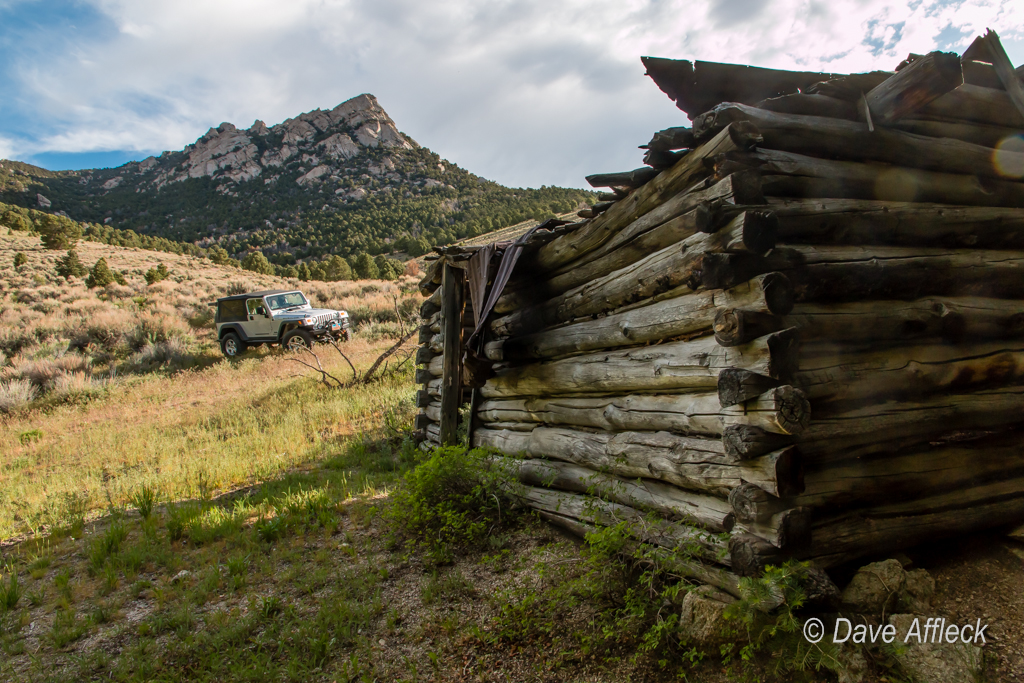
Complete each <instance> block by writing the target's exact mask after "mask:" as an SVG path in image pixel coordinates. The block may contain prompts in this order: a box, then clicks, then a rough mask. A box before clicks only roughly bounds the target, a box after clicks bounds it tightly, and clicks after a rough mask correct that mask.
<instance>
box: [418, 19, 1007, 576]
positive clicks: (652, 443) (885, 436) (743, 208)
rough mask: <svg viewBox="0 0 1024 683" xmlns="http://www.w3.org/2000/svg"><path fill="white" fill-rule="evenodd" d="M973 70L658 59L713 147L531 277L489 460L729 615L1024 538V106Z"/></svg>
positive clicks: (937, 65)
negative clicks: (937, 552) (920, 555)
mask: <svg viewBox="0 0 1024 683" xmlns="http://www.w3.org/2000/svg"><path fill="white" fill-rule="evenodd" d="M984 40H986V41H989V43H992V44H995V45H998V40H997V39H993V38H992V37H991V36H988V37H986V38H985V39H984ZM993 40H994V43H993V42H992V41H993ZM999 49H1001V48H999ZM975 60H976V58H975V57H972V58H970V59H965V60H961V59H960V58H959V57H957V56H955V55H943V54H939V53H933V54H932V55H927V56H924V57H916V58H914V59H912V60H910V61H909V63H907V64H905V65H901V67H902V68H900V69H898V70H897V71H896V72H895V73H888V72H875V73H872V74H855V75H851V76H831V75H828V74H806V73H799V74H794V73H786V72H775V71H772V70H767V69H751V70H749V71H744V72H742V77H737V80H735V82H734V83H733V85H732V86H728V84H727V85H722V82H723V81H722V80H721V79H716V78H712V77H711V74H719V73H731V72H730V71H729V68H727V67H729V65H708V64H706V63H698V64H697V66H696V67H693V66H690V67H685V66H684V65H682V64H675V63H671V60H647V59H645V63H647V65H648V69H649V72H651V73H652V75H654V76H655V78H656V79H662V80H659V83H658V84H659V86H661V87H662V89H663V90H665V91H666V92H667V93H669V94H670V96H672V97H673V99H675V100H676V101H677V103H679V106H680V107H681V108H683V109H684V110H685V111H687V112H688V113H689V114H691V116H692V117H693V125H692V127H690V128H680V127H676V128H670V129H666V130H664V131H660V132H659V133H656V134H655V135H654V136H653V138H652V139H651V141H650V142H649V143H648V144H647V145H644V148H645V149H646V150H647V152H646V156H645V160H646V161H647V162H648V164H649V165H650V166H651V168H650V169H649V170H647V171H641V170H639V169H638V170H637V171H631V172H627V173H619V174H601V175H598V176H591V177H590V178H589V180H591V181H592V183H593V184H595V185H598V186H607V187H611V188H612V191H611V192H609V193H607V194H605V195H603V196H602V197H601V201H600V202H599V203H598V204H596V205H595V206H594V207H593V208H592V209H590V210H589V213H586V212H584V214H582V215H585V217H586V220H585V221H584V222H583V223H581V224H579V225H578V226H577V227H576V228H575V229H573V230H571V231H566V232H564V233H563V234H561V235H559V236H557V237H555V238H554V239H552V240H550V241H548V242H546V243H544V244H542V245H539V246H537V248H535V249H532V250H529V251H528V252H527V253H525V254H524V255H523V257H522V260H521V265H520V266H517V270H516V272H515V274H514V275H513V277H512V279H511V280H510V282H509V284H508V286H507V287H506V288H505V289H504V291H503V292H501V295H500V297H498V298H497V300H496V303H495V305H494V309H493V312H492V313H491V314H490V316H489V317H488V319H487V321H488V322H487V327H486V330H487V335H486V338H485V340H484V341H485V343H484V345H483V350H484V353H485V355H486V356H487V358H488V359H490V360H491V361H492V362H493V363H494V368H495V371H496V374H495V376H494V377H492V378H491V379H489V380H488V381H487V382H486V384H484V386H483V387H481V388H479V389H478V395H477V400H476V401H475V402H474V411H473V419H474V427H473V430H472V434H471V439H472V444H473V445H474V446H481V447H489V448H493V449H496V450H497V451H500V452H502V453H504V454H507V455H508V456H513V457H514V458H516V460H515V461H514V462H515V464H514V466H512V467H511V470H512V471H514V473H515V475H516V476H517V477H518V478H519V479H520V481H521V482H522V484H523V489H522V491H521V493H520V496H521V498H522V500H523V501H524V502H525V503H526V504H527V505H530V506H532V507H535V508H537V509H538V510H540V511H542V512H543V514H544V515H545V516H546V517H547V518H550V519H552V521H556V522H558V523H561V524H563V526H567V527H568V528H590V527H592V526H593V525H598V526H600V525H607V524H613V523H618V522H621V521H626V522H635V523H634V524H631V528H634V529H635V530H636V531H635V533H636V535H637V540H638V541H641V542H644V543H649V544H653V545H657V546H662V547H665V548H673V549H679V548H685V549H686V550H687V552H688V553H689V554H690V555H691V557H692V558H694V559H695V560H697V561H699V563H701V564H702V565H703V566H704V567H705V568H706V571H705V573H704V575H703V578H702V579H701V580H706V581H708V582H710V583H714V584H715V585H716V586H719V587H720V588H722V589H723V590H726V591H730V590H733V591H734V590H735V586H736V576H737V575H751V574H754V573H756V572H758V571H759V570H760V569H761V568H762V567H763V566H764V565H765V564H767V563H773V562H778V561H781V560H783V559H785V558H790V557H794V558H800V559H808V560H812V561H813V562H815V563H816V564H818V565H819V566H820V567H823V568H828V567H832V566H835V565H838V564H841V563H844V562H847V561H851V560H854V559H858V558H862V557H864V556H867V555H872V554H876V553H880V552H885V551H887V550H892V549H894V548H899V547H902V546H905V545H907V544H911V543H918V542H922V541H927V540H931V539H935V538H939V537H942V536H943V535H948V534H951V533H961V532H967V531H972V530H976V529H981V528H985V527H990V526H994V525H1001V524H1007V525H1009V524H1012V523H1017V524H1019V523H1020V522H1021V521H1024V450H1022V447H1024V430H1022V428H1024V278H1022V277H1021V275H1022V274H1024V183H1022V182H1021V179H1022V177H1024V145H1018V146H1016V147H1015V146H1014V145H1016V144H1017V143H1016V142H1014V140H1019V138H1013V137H1012V136H1017V135H1022V134H1024V98H1022V99H1021V102H1019V103H1018V101H1017V97H1016V96H1017V94H1018V92H1021V93H1024V90H1022V89H1021V87H1020V85H1021V84H1020V82H1019V77H1018V75H1016V74H1014V73H1013V72H1012V70H1010V71H1008V68H1009V67H1008V66H1007V65H1008V62H1007V65H1003V66H1001V67H999V68H996V65H994V63H990V62H983V61H975ZM685 64H686V65H688V64H689V63H688V62H687V63H685ZM719 67H720V68H719ZM736 68H737V69H738V68H739V67H736ZM687 69H689V70H687ZM702 74H703V75H702ZM780 74H781V75H780ZM1007 74H1009V75H1007ZM759 78H761V79H767V81H765V82H763V83H762V82H758V80H757V79H759ZM673 79H676V80H675V81H673ZM694 79H696V80H694ZM702 79H703V80H702ZM725 81H726V82H728V79H727V78H726V79H725ZM701 83H704V84H705V85H704V86H702V85H701ZM712 83H713V85H712ZM730 87H732V88H733V89H732V90H730V89H729V88H730ZM723 94H724V95H734V96H735V98H734V99H735V100H736V101H723V100H724V99H726V98H725V96H724V95H723ZM694 103H699V104H700V106H701V109H700V110H694V109H692V107H695V106H697V104H694ZM688 107H689V108H688ZM424 358H426V354H425V355H424ZM435 360H436V359H432V360H431V362H430V363H428V364H427V366H428V367H430V366H431V363H434V362H435ZM424 377H425V376H424ZM652 515H653V517H654V520H655V522H654V523H652V522H651V521H650V520H651V516H652ZM709 577H710V578H709ZM730 586H731V587H732V588H730Z"/></svg>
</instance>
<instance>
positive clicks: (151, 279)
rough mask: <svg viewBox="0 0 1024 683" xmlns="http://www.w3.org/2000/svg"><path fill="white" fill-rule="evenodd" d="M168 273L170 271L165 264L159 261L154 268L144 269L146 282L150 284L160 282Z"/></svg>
mask: <svg viewBox="0 0 1024 683" xmlns="http://www.w3.org/2000/svg"><path fill="white" fill-rule="evenodd" d="M170 274H171V273H170V271H169V270H167V266H165V265H164V264H162V263H161V264H160V265H159V266H157V267H156V268H150V269H149V270H147V271H146V284H150V285H151V284H153V283H156V282H160V281H161V280H166V279H167V276H168V275H170Z"/></svg>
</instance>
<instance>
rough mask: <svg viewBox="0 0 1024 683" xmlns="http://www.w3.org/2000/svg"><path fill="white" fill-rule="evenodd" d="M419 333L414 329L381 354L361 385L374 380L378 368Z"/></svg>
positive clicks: (339, 350) (364, 376)
mask: <svg viewBox="0 0 1024 683" xmlns="http://www.w3.org/2000/svg"><path fill="white" fill-rule="evenodd" d="M418 331H419V330H417V329H413V330H412V331H411V332H408V333H406V334H405V335H404V336H403V337H401V338H400V339H399V340H398V341H397V342H395V343H394V345H393V346H392V347H391V348H390V349H388V350H387V351H385V352H384V353H382V354H380V356H378V357H377V360H376V361H375V362H374V364H373V365H371V366H370V369H369V370H367V371H366V374H365V375H363V378H362V380H360V381H361V383H362V384H368V383H369V382H370V380H371V379H373V375H374V373H375V372H377V368H379V367H380V364H381V363H383V362H384V361H386V360H387V359H388V358H390V357H391V356H393V355H395V353H397V352H398V350H399V349H400V348H402V346H403V345H404V344H405V343H406V342H407V341H409V340H410V339H411V338H412V335H414V334H416V333H417V332H418ZM335 348H337V346H335ZM338 352H339V353H340V352H341V349H338Z"/></svg>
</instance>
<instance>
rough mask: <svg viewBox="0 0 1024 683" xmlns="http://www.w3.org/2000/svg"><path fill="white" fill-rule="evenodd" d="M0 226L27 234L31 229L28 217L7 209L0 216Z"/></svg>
mask: <svg viewBox="0 0 1024 683" xmlns="http://www.w3.org/2000/svg"><path fill="white" fill-rule="evenodd" d="M0 225H4V226H7V227H8V228H10V229H11V230H16V231H18V232H28V231H29V230H31V229H32V221H30V220H29V219H28V216H25V215H22V214H21V213H19V212H18V211H15V210H13V209H8V210H7V211H4V212H3V214H2V215H0Z"/></svg>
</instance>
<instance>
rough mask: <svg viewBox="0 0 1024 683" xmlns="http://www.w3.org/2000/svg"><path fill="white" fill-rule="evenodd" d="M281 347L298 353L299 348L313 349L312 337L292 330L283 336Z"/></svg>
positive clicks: (300, 331)
mask: <svg viewBox="0 0 1024 683" xmlns="http://www.w3.org/2000/svg"><path fill="white" fill-rule="evenodd" d="M281 346H283V347H284V348H286V349H288V350H289V351H298V350H299V349H301V348H306V349H309V348H312V347H313V336H312V335H311V334H310V333H309V332H306V331H305V330H292V331H291V332H289V333H288V334H286V335H284V339H282V340H281Z"/></svg>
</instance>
